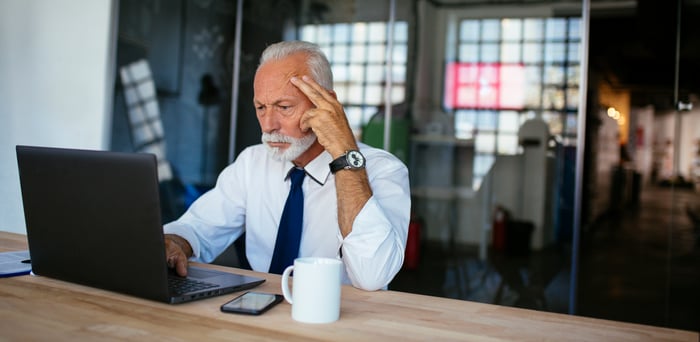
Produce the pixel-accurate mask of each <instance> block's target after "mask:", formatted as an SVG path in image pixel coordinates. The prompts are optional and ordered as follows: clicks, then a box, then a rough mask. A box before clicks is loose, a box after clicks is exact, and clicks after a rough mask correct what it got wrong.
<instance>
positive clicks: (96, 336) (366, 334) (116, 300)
mask: <svg viewBox="0 0 700 342" xmlns="http://www.w3.org/2000/svg"><path fill="white" fill-rule="evenodd" d="M24 248H26V240H25V236H24V235H18V234H12V233H5V232H0V251H11V250H17V249H24ZM209 266H210V267H212V268H217V269H223V270H233V269H229V268H226V267H220V266H213V265H209ZM235 271H236V272H240V273H247V274H253V275H256V276H261V277H264V278H266V279H267V281H266V282H265V283H264V284H263V285H261V286H260V287H258V288H256V290H258V291H265V292H275V293H280V281H279V280H280V277H279V276H277V275H272V274H264V273H256V272H250V271H244V270H235ZM236 295H237V294H228V295H224V296H220V297H215V298H210V299H205V300H200V301H195V302H191V303H185V304H177V305H168V304H163V303H159V302H153V301H148V300H143V299H139V298H135V297H131V296H127V295H122V294H118V293H113V292H108V291H103V290H99V289H95V288H90V287H85V286H81V285H76V284H71V283H66V282H62V281H58V280H54V279H49V278H45V277H36V276H30V275H26V276H19V277H13V278H1V279H0V340H22V341H27V340H32V341H36V340H49V339H50V340H52V341H85V340H90V341H98V340H99V341H101V340H138V341H156V340H177V341H192V340H194V341H217V340H232V341H243V340H257V341H263V340H283V341H331V340H332V341H353V342H357V341H397V340H401V341H428V340H430V341H448V340H479V341H533V340H537V341H541V340H550V341H596V342H597V341H605V340H614V341H651V340H655V341H658V340H666V341H693V342H697V341H698V338H699V337H698V333H697V332H689V331H681V330H672V329H666V328H659V327H651V326H644V325H638V324H629V323H621V322H614V321H607V320H600V319H592V318H585V317H577V316H569V315H563V314H554V313H547V312H540V311H531V310H523V309H517V308H510V307H504V306H497V305H490V304H481V303H474V302H469V301H462V300H453V299H445V298H438V297H430V296H423V295H415V294H409V293H402V292H395V291H377V292H366V291H362V290H358V289H355V288H353V287H350V286H345V287H344V288H343V292H342V303H341V314H340V320H339V321H337V322H335V323H331V324H324V325H314V324H303V323H298V322H295V321H293V320H292V318H291V314H290V312H291V306H290V305H289V304H287V303H286V302H283V303H281V304H279V305H277V306H275V307H274V308H272V309H271V310H270V311H268V312H267V313H265V314H263V315H262V316H245V315H235V314H225V313H222V312H220V311H219V306H220V305H221V304H222V303H224V302H226V301H228V300H230V299H232V298H233V297H235V296H236Z"/></svg>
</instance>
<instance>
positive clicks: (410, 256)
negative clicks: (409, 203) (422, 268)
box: [403, 213, 423, 270]
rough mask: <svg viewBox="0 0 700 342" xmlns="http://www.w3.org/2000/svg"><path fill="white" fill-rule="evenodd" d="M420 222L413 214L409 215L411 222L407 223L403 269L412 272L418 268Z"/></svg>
mask: <svg viewBox="0 0 700 342" xmlns="http://www.w3.org/2000/svg"><path fill="white" fill-rule="evenodd" d="M422 225H423V224H422V222H421V220H420V218H418V217H417V216H416V215H415V213H411V221H410V222H409V223H408V238H407V239H406V253H405V255H404V260H403V267H404V268H405V269H409V270H414V269H416V268H417V267H418V261H419V259H420V241H421V239H420V231H421V229H422Z"/></svg>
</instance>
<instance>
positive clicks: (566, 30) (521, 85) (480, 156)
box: [443, 18, 581, 188]
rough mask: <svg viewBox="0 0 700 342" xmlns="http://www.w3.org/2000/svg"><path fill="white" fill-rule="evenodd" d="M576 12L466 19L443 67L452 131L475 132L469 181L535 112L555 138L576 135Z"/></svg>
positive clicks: (512, 144) (512, 142) (514, 143)
mask: <svg viewBox="0 0 700 342" xmlns="http://www.w3.org/2000/svg"><path fill="white" fill-rule="evenodd" d="M580 24H581V20H580V18H504V19H465V20H462V21H461V22H460V27H459V38H458V42H457V44H458V46H457V48H456V49H455V51H457V56H456V58H455V60H454V61H448V62H447V64H446V67H445V88H444V95H443V105H444V107H445V109H446V111H447V112H448V113H451V114H453V117H454V120H455V122H454V124H455V136H456V137H457V138H473V139H474V147H475V154H476V156H475V159H474V170H473V171H474V183H473V186H474V187H475V188H477V187H479V185H480V184H481V181H482V179H483V177H484V176H485V175H486V174H487V173H488V172H489V169H490V168H491V165H492V164H493V162H494V161H495V157H496V156H497V155H500V154H516V153H518V151H519V146H518V139H517V135H518V129H519V127H520V125H522V123H523V122H525V121H526V120H528V119H530V118H533V117H540V118H542V119H543V120H545V122H547V124H548V125H549V129H550V134H552V135H557V136H559V138H560V139H558V140H560V141H564V142H565V143H573V142H575V141H576V113H577V110H578V101H579V99H578V94H579V89H578V84H579V75H580V66H579V45H580V35H579V30H580Z"/></svg>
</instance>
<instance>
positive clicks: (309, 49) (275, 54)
mask: <svg viewBox="0 0 700 342" xmlns="http://www.w3.org/2000/svg"><path fill="white" fill-rule="evenodd" d="M296 53H305V54H306V55H307V56H308V59H307V60H306V66H307V67H308V68H309V71H310V72H311V77H312V78H313V79H314V80H315V81H316V82H318V84H320V85H321V86H322V87H324V88H326V89H329V90H330V89H333V72H332V71H331V64H330V63H329V62H328V58H326V54H324V53H323V51H322V50H321V48H320V47H319V46H318V45H316V44H314V43H310V42H305V41H300V40H292V41H283V42H279V43H275V44H272V45H270V46H268V47H267V48H265V50H264V51H263V53H262V55H261V56H260V64H259V65H258V69H260V66H262V65H263V64H265V63H267V62H269V61H278V60H280V59H283V58H286V57H289V56H291V55H293V54H296Z"/></svg>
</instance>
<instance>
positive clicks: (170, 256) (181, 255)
mask: <svg viewBox="0 0 700 342" xmlns="http://www.w3.org/2000/svg"><path fill="white" fill-rule="evenodd" d="M190 256H192V247H191V246H190V243H189V242H187V240H185V239H183V238H182V237H180V236H178V235H175V234H165V260H167V261H168V267H170V268H173V269H175V272H176V273H177V274H178V275H179V276H181V277H186V276H187V260H188V259H189V257H190Z"/></svg>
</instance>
